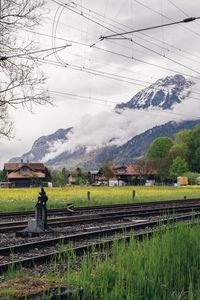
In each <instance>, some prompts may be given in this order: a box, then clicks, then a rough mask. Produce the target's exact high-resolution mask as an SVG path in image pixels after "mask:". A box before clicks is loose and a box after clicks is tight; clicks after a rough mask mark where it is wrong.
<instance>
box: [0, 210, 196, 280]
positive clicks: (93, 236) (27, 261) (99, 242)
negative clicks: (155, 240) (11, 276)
mask: <svg viewBox="0 0 200 300" xmlns="http://www.w3.org/2000/svg"><path fill="white" fill-rule="evenodd" d="M191 219H193V220H194V219H197V221H198V222H199V219H200V213H199V212H197V213H196V214H193V213H190V214H182V215H178V216H173V217H165V218H163V219H162V221H161V220H156V221H155V220H154V221H146V222H140V223H134V222H130V223H128V224H126V225H125V224H118V225H116V226H112V227H111V228H103V229H102V228H101V229H96V230H95V229H93V230H92V231H89V232H81V233H78V234H72V235H67V236H63V237H59V238H53V239H48V240H40V241H37V242H31V243H24V244H21V245H15V246H11V247H5V248H0V257H1V261H2V260H6V258H7V261H6V262H3V263H1V264H0V274H3V273H4V272H5V271H6V270H8V269H9V268H12V269H13V268H17V267H19V266H20V267H32V266H33V265H38V264H43V263H47V262H49V261H51V260H52V259H53V257H56V256H61V255H64V254H66V252H67V251H68V250H69V249H67V248H66V249H64V250H58V249H57V246H58V245H59V244H62V245H64V244H68V245H69V244H70V243H72V242H73V243H76V246H75V247H73V249H72V250H73V251H74V252H75V253H76V254H82V253H84V252H85V251H89V250H90V249H94V246H95V247H96V248H97V249H101V248H102V247H103V246H105V245H110V244H112V243H113V241H114V240H116V239H118V240H120V239H128V238H129V236H127V233H128V232H130V231H132V230H133V231H134V234H135V236H136V237H137V238H143V237H144V236H146V235H147V234H151V233H152V228H155V227H156V226H158V224H161V222H162V224H166V223H167V224H169V223H175V222H177V221H180V220H183V221H186V220H191ZM141 230H142V232H141ZM116 234H123V235H124V234H125V235H124V236H120V237H116ZM108 237H111V238H109V239H108ZM105 238H106V239H105ZM33 249H34V251H33ZM41 249H45V250H46V249H48V251H47V252H46V251H45V254H44V253H40V254H39V255H35V252H37V253H38V252H40V251H41ZM31 250H32V251H33V252H32V253H31ZM17 253H18V254H19V253H22V255H21V254H19V256H18V259H14V260H13V258H14V257H15V255H16V254H17ZM20 255H21V256H22V257H20Z"/></svg>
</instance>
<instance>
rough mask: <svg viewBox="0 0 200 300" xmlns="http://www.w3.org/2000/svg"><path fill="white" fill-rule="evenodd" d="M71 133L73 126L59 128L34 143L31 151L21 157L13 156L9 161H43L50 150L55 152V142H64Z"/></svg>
mask: <svg viewBox="0 0 200 300" xmlns="http://www.w3.org/2000/svg"><path fill="white" fill-rule="evenodd" d="M70 133H72V127H70V128H67V129H58V130H57V131H56V132H54V133H53V134H50V135H47V136H42V137H40V138H39V139H37V140H36V141H35V142H34V143H33V146H32V148H31V150H30V151H29V152H27V153H25V154H23V155H22V156H21V157H13V158H12V159H10V161H9V162H19V161H20V160H24V161H27V160H29V161H30V162H32V161H34V162H37V161H42V160H43V159H44V157H45V156H46V155H47V154H48V153H49V152H53V149H52V145H53V144H55V143H57V144H59V143H60V144H62V143H63V142H64V141H66V140H68V135H69V134H70Z"/></svg>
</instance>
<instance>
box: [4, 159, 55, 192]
mask: <svg viewBox="0 0 200 300" xmlns="http://www.w3.org/2000/svg"><path fill="white" fill-rule="evenodd" d="M4 172H5V175H6V181H7V183H8V186H11V187H31V186H40V185H41V184H42V183H43V182H46V181H48V179H49V172H48V170H47V168H46V167H45V165H44V164H43V163H29V162H26V163H24V162H23V161H21V162H20V163H5V164H4Z"/></svg>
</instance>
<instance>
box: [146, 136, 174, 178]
mask: <svg viewBox="0 0 200 300" xmlns="http://www.w3.org/2000/svg"><path fill="white" fill-rule="evenodd" d="M173 145H174V142H173V141H172V139H170V138H168V137H159V138H157V139H155V140H154V141H153V143H151V144H150V146H149V148H148V150H147V158H148V159H149V160H150V161H151V162H152V165H153V167H154V168H155V169H156V171H157V173H158V176H159V177H160V178H161V179H162V180H164V179H166V178H167V176H168V171H169V166H170V164H171V161H170V160H169V157H168V153H169V151H170V149H171V148H172V147H173Z"/></svg>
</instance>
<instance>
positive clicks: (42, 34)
mask: <svg viewBox="0 0 200 300" xmlns="http://www.w3.org/2000/svg"><path fill="white" fill-rule="evenodd" d="M20 30H23V31H26V32H30V33H33V34H38V35H41V36H46V37H49V38H52V36H51V35H49V34H45V33H42V32H36V31H32V30H29V29H25V28H23V29H20ZM55 38H56V39H58V40H62V41H65V42H69V43H74V44H78V45H82V46H85V47H90V45H89V44H86V43H83V42H79V41H75V40H71V39H66V38H61V37H58V36H56V37H55ZM94 49H97V50H99V51H103V52H106V53H109V54H113V55H116V56H120V57H123V58H126V59H130V60H132V61H137V62H141V63H144V64H146V65H149V66H152V67H155V68H158V69H161V70H166V71H170V72H173V73H179V74H181V75H183V76H188V77H191V78H195V79H199V77H197V76H195V75H191V74H188V73H185V72H180V71H177V70H173V69H171V68H167V67H164V66H160V65H157V64H154V63H151V62H148V61H145V60H142V59H139V58H135V57H132V56H130V55H126V54H122V53H118V52H115V51H112V50H108V49H104V48H100V47H98V46H94Z"/></svg>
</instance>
